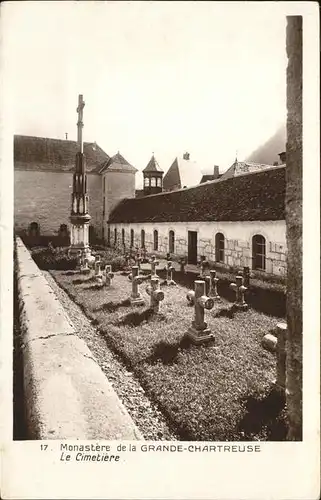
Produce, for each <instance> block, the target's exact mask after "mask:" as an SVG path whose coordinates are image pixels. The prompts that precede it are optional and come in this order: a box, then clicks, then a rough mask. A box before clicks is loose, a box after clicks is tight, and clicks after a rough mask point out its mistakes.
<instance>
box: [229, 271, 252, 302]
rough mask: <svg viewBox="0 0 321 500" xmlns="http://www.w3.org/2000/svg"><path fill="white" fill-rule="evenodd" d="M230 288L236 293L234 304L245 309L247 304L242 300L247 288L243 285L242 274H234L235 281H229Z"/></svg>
mask: <svg viewBox="0 0 321 500" xmlns="http://www.w3.org/2000/svg"><path fill="white" fill-rule="evenodd" d="M230 288H231V290H234V291H235V293H236V301H235V302H234V306H235V307H236V308H237V309H242V310H244V311H246V310H247V309H248V307H249V306H248V304H247V303H246V302H245V300H244V293H245V292H246V290H247V288H246V286H244V285H243V276H236V278H235V283H231V284H230Z"/></svg>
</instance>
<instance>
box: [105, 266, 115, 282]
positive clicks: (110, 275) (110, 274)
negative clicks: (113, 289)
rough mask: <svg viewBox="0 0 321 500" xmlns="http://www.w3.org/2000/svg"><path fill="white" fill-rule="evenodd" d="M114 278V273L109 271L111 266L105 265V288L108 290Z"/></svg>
mask: <svg viewBox="0 0 321 500" xmlns="http://www.w3.org/2000/svg"><path fill="white" fill-rule="evenodd" d="M113 277H114V273H113V272H112V270H111V265H110V264H106V266H105V281H106V286H107V287H108V288H109V287H110V285H111V282H112V279H113Z"/></svg>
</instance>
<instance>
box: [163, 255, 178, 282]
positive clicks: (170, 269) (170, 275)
mask: <svg viewBox="0 0 321 500" xmlns="http://www.w3.org/2000/svg"><path fill="white" fill-rule="evenodd" d="M164 270H165V271H166V280H165V281H164V284H165V285H172V286H176V283H175V281H174V280H173V272H174V271H175V267H174V266H173V263H172V261H171V260H169V261H168V262H167V266H166V267H165V268H164Z"/></svg>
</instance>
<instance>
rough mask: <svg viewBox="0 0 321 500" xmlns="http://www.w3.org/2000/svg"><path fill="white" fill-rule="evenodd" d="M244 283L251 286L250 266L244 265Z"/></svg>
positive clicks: (247, 286)
mask: <svg viewBox="0 0 321 500" xmlns="http://www.w3.org/2000/svg"><path fill="white" fill-rule="evenodd" d="M243 284H244V286H246V288H249V286H250V268H249V267H248V266H244V267H243Z"/></svg>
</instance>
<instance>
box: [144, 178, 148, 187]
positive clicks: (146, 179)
mask: <svg viewBox="0 0 321 500" xmlns="http://www.w3.org/2000/svg"><path fill="white" fill-rule="evenodd" d="M144 186H146V187H148V186H149V177H145V179H144Z"/></svg>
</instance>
